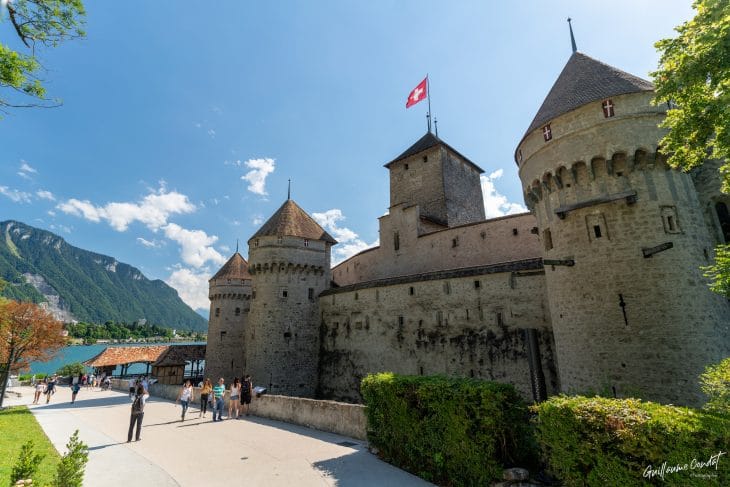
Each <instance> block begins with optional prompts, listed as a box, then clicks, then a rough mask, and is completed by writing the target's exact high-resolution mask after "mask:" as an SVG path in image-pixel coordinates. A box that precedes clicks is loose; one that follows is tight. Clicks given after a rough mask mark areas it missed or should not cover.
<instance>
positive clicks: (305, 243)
mask: <svg viewBox="0 0 730 487" xmlns="http://www.w3.org/2000/svg"><path fill="white" fill-rule="evenodd" d="M304 246H305V247H309V240H307V239H306V238H305V239H304Z"/></svg>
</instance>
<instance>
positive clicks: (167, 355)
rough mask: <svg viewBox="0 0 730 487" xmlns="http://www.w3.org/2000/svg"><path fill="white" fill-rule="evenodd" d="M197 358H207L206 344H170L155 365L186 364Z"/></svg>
mask: <svg viewBox="0 0 730 487" xmlns="http://www.w3.org/2000/svg"><path fill="white" fill-rule="evenodd" d="M195 360H205V345H170V346H168V347H167V350H165V351H164V352H163V353H162V354H161V355H160V357H159V358H158V359H157V361H156V362H155V363H154V364H153V365H155V366H157V367H169V366H172V365H185V364H186V363H188V362H193V361H195Z"/></svg>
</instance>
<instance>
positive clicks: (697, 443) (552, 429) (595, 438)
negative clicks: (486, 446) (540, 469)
mask: <svg viewBox="0 0 730 487" xmlns="http://www.w3.org/2000/svg"><path fill="white" fill-rule="evenodd" d="M532 408H533V411H534V412H536V413H537V415H538V416H537V418H536V425H537V440H538V442H539V444H540V447H541V449H542V453H543V456H544V459H545V461H546V462H547V463H548V465H549V468H550V469H551V471H552V473H554V474H555V475H557V476H558V477H560V478H561V479H562V480H563V481H564V482H565V485H566V486H605V485H621V486H634V485H637V486H638V485H654V484H657V485H659V484H661V485H670V486H693V485H697V486H699V485H708V479H707V478H706V477H704V476H703V475H704V474H709V475H717V478H715V479H714V482H713V483H715V484H716V485H729V484H730V459H728V458H727V456H726V455H727V453H726V454H725V456H722V457H720V458H719V462H718V464H717V469H715V466H708V467H698V466H697V464H696V463H694V464H693V463H692V460H693V459H696V461H703V462H706V461H708V460H709V459H710V458H711V457H712V456H713V455H717V454H718V452H727V445H729V444H730V417H728V416H722V415H714V414H707V413H704V412H702V411H697V410H693V409H689V408H681V407H675V406H664V405H661V404H655V403H651V402H642V401H640V400H638V399H608V398H601V397H594V398H588V397H582V396H574V397H566V396H557V397H553V398H550V399H549V400H547V401H545V402H542V403H540V404H538V405H536V406H533V407H532ZM664 462H666V466H667V467H675V466H676V465H680V466H681V467H683V469H682V470H681V471H678V472H671V471H669V470H666V469H665V472H664V478H663V479H662V478H661V477H660V476H659V475H654V476H651V475H648V474H647V470H648V467H650V468H651V470H661V468H662V465H663V463H664ZM693 465H694V468H693V467H692V466H693Z"/></svg>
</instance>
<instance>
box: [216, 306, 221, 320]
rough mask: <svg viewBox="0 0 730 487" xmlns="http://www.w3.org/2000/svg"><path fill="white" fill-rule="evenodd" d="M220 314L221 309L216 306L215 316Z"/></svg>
mask: <svg viewBox="0 0 730 487" xmlns="http://www.w3.org/2000/svg"><path fill="white" fill-rule="evenodd" d="M220 315H221V309H220V308H216V309H215V316H216V318H217V317H218V316H220Z"/></svg>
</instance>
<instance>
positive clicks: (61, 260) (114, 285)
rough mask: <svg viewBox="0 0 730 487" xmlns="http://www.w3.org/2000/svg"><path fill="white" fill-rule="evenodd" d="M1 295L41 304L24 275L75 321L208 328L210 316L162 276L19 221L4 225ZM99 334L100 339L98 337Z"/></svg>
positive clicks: (1, 228) (0, 243)
mask: <svg viewBox="0 0 730 487" xmlns="http://www.w3.org/2000/svg"><path fill="white" fill-rule="evenodd" d="M0 232H1V233H0V277H2V278H4V279H6V280H7V281H8V286H7V287H6V289H5V291H3V293H2V294H3V295H4V296H7V297H12V298H13V299H18V300H23V301H32V302H40V301H43V300H45V298H43V296H42V295H41V294H40V293H39V292H38V291H37V290H36V289H35V288H34V287H33V286H32V285H30V284H29V283H27V282H26V278H25V277H24V276H23V275H24V274H32V275H36V276H42V277H43V279H44V280H45V282H46V283H47V284H48V285H49V286H50V287H51V288H52V289H53V291H55V292H56V293H58V295H59V296H60V300H61V302H62V303H63V304H64V306H65V307H66V308H68V309H69V311H70V312H71V313H72V314H73V315H74V317H75V318H76V319H77V320H80V321H85V322H91V323H105V322H107V321H114V322H127V323H132V322H134V321H136V320H139V319H140V318H146V319H147V321H148V322H151V323H159V324H164V325H165V326H167V327H175V328H177V329H189V330H190V329H192V330H196V331H204V330H205V329H206V328H207V323H206V320H205V319H204V318H203V317H202V316H200V315H199V314H197V313H196V312H195V311H193V310H192V309H190V307H189V306H187V305H186V304H185V303H184V302H183V301H182V300H181V299H180V297H179V296H178V294H177V292H176V291H175V290H174V289H173V288H171V287H170V286H168V285H167V284H165V283H164V282H162V281H160V280H155V281H150V280H149V279H147V278H146V277H144V275H143V274H142V272H140V271H139V270H138V269H136V268H134V267H132V266H130V265H127V264H123V263H121V262H117V261H116V260H115V259H114V258H112V257H108V256H105V255H101V254H96V253H93V252H89V251H86V250H81V249H79V248H76V247H73V246H71V245H69V244H68V243H66V242H65V241H64V240H63V239H62V238H61V237H59V236H58V235H55V234H53V233H51V232H47V231H45V230H40V229H37V228H33V227H31V226H28V225H24V224H22V223H19V222H13V221H6V222H2V223H0ZM99 338H101V337H99Z"/></svg>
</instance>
